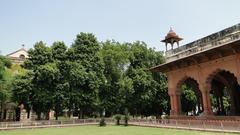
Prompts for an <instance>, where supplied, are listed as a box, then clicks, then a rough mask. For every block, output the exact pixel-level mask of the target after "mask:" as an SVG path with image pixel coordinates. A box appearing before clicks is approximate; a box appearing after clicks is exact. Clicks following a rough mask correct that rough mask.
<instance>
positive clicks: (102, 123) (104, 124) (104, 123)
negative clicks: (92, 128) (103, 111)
mask: <svg viewBox="0 0 240 135" xmlns="http://www.w3.org/2000/svg"><path fill="white" fill-rule="evenodd" d="M106 125H107V124H106V122H105V119H104V118H103V117H102V118H101V120H100V122H99V126H100V127H104V126H106Z"/></svg>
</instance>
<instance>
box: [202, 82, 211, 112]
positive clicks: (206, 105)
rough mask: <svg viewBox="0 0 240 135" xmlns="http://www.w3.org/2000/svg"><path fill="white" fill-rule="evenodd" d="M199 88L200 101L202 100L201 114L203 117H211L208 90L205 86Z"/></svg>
mask: <svg viewBox="0 0 240 135" xmlns="http://www.w3.org/2000/svg"><path fill="white" fill-rule="evenodd" d="M200 87H201V92H202V98H203V99H202V100H203V110H204V111H203V114H204V115H205V116H209V115H210V116H211V115H213V112H212V106H211V101H210V88H208V87H206V86H204V85H203V86H200Z"/></svg>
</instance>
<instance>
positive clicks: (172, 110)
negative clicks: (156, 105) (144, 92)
mask: <svg viewBox="0 0 240 135" xmlns="http://www.w3.org/2000/svg"><path fill="white" fill-rule="evenodd" d="M169 96H170V104H171V110H170V115H174V114H175V112H174V108H175V107H174V99H173V94H169Z"/></svg>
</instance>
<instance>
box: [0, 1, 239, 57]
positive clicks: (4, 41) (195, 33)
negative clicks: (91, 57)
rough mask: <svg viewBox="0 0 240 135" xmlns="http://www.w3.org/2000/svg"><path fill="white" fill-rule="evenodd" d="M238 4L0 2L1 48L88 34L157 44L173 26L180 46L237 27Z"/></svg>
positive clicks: (70, 39) (160, 45)
mask: <svg viewBox="0 0 240 135" xmlns="http://www.w3.org/2000/svg"><path fill="white" fill-rule="evenodd" d="M239 7H240V1H239V0H0V50H1V54H4V55H5V54H8V53H10V52H12V51H15V50H17V49H19V48H21V44H25V45H26V48H27V49H29V48H31V47H32V46H33V45H34V43H35V42H37V41H40V40H42V41H44V42H45V43H47V44H48V45H51V44H52V43H53V42H54V41H64V42H65V43H66V44H67V45H68V46H70V45H71V43H72V42H73V40H74V38H75V36H76V34H78V33H80V32H91V33H94V34H95V35H96V37H97V38H98V40H99V41H105V40H107V39H114V40H116V41H120V42H133V41H136V40H141V41H144V42H146V43H147V44H148V46H149V47H155V48H156V49H157V50H164V49H165V46H164V44H163V43H161V42H160V40H161V39H162V38H164V36H165V34H166V33H167V32H168V31H169V28H170V27H172V28H173V29H174V30H175V31H176V33H177V34H178V35H179V36H181V37H183V38H184V40H183V41H182V42H181V45H183V44H186V43H188V42H191V41H193V40H196V39H199V38H201V37H204V36H207V35H209V34H211V33H214V32H217V31H219V30H221V29H224V28H226V27H230V26H232V25H235V24H237V23H240V8H239Z"/></svg>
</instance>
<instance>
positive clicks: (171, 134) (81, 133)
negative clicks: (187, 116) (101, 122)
mask: <svg viewBox="0 0 240 135" xmlns="http://www.w3.org/2000/svg"><path fill="white" fill-rule="evenodd" d="M0 135H234V134H228V133H214V132H199V131H188V130H175V129H164V128H148V127H136V126H128V127H123V126H107V127H98V126H76V127H62V128H41V129H18V130H10V131H0Z"/></svg>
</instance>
